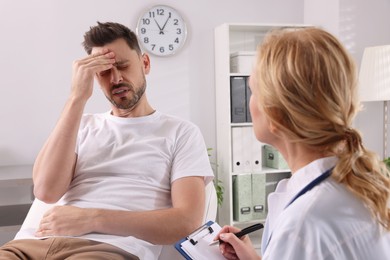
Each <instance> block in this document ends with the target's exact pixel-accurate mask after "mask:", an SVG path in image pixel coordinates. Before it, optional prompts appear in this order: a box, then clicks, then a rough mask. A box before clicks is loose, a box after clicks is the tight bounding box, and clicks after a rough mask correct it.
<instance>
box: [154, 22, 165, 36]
mask: <svg viewBox="0 0 390 260" xmlns="http://www.w3.org/2000/svg"><path fill="white" fill-rule="evenodd" d="M154 21H155V22H156V24H157V27H158V29H160V34H161V32H162V31H163V28H161V27H160V25H159V24H158V22H157V20H156V19H154ZM163 34H164V33H163Z"/></svg>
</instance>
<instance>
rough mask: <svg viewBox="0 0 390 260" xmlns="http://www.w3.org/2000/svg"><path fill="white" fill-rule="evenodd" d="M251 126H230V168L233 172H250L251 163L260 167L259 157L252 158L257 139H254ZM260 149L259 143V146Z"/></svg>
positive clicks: (251, 168)
mask: <svg viewBox="0 0 390 260" xmlns="http://www.w3.org/2000/svg"><path fill="white" fill-rule="evenodd" d="M253 136H254V134H253V128H252V127H250V126H238V127H233V128H232V169H233V172H235V173H250V172H252V171H253V167H254V166H253V165H255V163H256V162H257V163H258V165H256V167H260V166H259V165H261V163H260V158H261V152H260V157H259V158H258V160H257V159H254V158H253V151H254V148H256V150H257V149H258V146H257V145H258V144H260V143H259V142H258V141H254V137H253ZM259 149H260V150H261V145H260V148H259ZM256 158H257V157H256Z"/></svg>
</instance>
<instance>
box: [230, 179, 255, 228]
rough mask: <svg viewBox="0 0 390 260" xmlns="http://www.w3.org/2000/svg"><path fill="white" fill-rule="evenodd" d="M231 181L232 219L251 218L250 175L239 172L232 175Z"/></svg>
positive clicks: (244, 219) (246, 219) (247, 219)
mask: <svg viewBox="0 0 390 260" xmlns="http://www.w3.org/2000/svg"><path fill="white" fill-rule="evenodd" d="M232 178H233V179H232V182H233V219H234V220H235V221H249V220H252V176H251V174H250V173H249V174H239V175H234V176H232Z"/></svg>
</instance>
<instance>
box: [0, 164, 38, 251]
mask: <svg viewBox="0 0 390 260" xmlns="http://www.w3.org/2000/svg"><path fill="white" fill-rule="evenodd" d="M32 187H33V182H32V165H20V166H19V165H18V166H0V246H1V245H3V244H4V243H6V242H8V241H10V240H12V239H13V238H14V236H15V234H16V232H17V231H18V230H19V228H20V225H21V224H22V223H23V220H24V218H25V217H26V215H27V212H28V210H29V209H30V206H31V203H32V201H33V200H34V196H33V192H32Z"/></svg>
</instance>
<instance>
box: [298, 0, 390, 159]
mask: <svg viewBox="0 0 390 260" xmlns="http://www.w3.org/2000/svg"><path fill="white" fill-rule="evenodd" d="M389 13H390V0H371V1H366V0H305V1H304V22H305V23H309V24H313V25H319V26H322V27H323V28H325V29H326V30H328V31H329V32H331V33H333V34H334V35H336V36H338V37H339V39H340V40H341V41H342V42H343V43H344V45H345V46H346V47H347V49H348V50H349V51H350V53H351V54H352V55H353V57H354V58H355V61H356V63H357V66H358V68H359V67H360V61H361V58H362V56H363V52H364V48H366V47H369V46H376V45H388V44H390V29H389V25H390V15H389ZM362 98H364V97H362ZM354 125H355V127H356V128H358V129H359V130H360V131H361V132H362V134H363V142H364V144H365V145H366V146H367V148H369V149H370V150H373V151H375V152H376V153H378V155H379V156H380V157H382V155H383V103H382V102H363V109H362V111H360V113H359V114H358V116H357V117H356V120H355V122H354ZM388 128H389V130H390V127H388ZM389 134H390V133H389ZM389 136H390V135H389ZM387 150H388V152H387V155H389V154H390V152H389V151H390V147H388V149H387Z"/></svg>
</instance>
